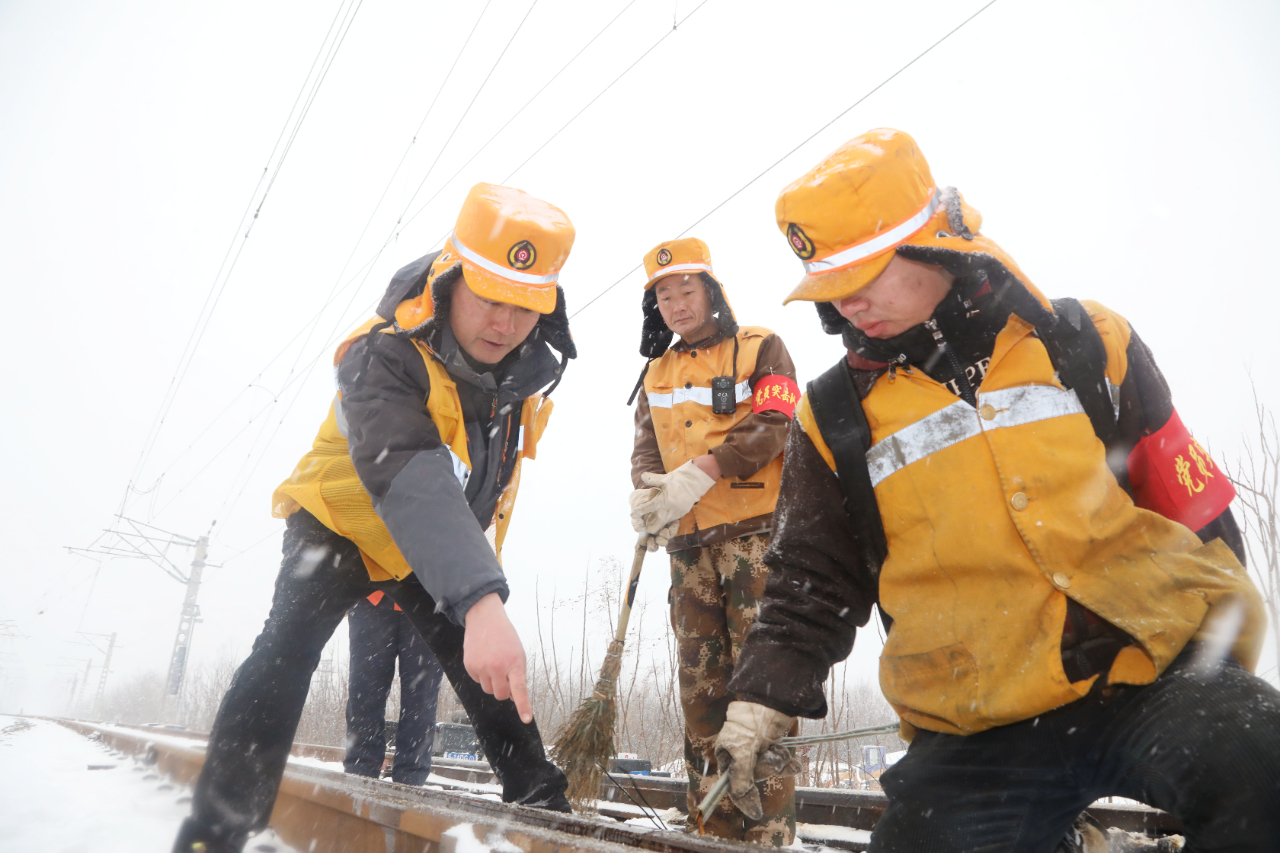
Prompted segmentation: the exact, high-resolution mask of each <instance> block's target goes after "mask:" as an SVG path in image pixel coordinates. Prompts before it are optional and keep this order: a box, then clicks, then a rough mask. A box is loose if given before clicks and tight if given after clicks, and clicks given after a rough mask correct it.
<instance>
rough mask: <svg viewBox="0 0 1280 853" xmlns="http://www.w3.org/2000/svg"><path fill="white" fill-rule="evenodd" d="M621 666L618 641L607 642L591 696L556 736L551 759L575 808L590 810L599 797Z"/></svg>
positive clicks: (609, 755)
mask: <svg viewBox="0 0 1280 853" xmlns="http://www.w3.org/2000/svg"><path fill="white" fill-rule="evenodd" d="M621 668H622V642H621V641H619V640H614V641H613V642H611V643H610V644H609V652H608V654H607V655H605V659H604V666H602V667H601V668H600V678H599V679H598V680H597V681H596V685H595V689H594V690H593V691H592V692H591V695H590V696H588V697H587V698H585V699H583V700H582V703H581V704H580V705H579V706H578V709H577V710H576V711H574V712H573V716H571V717H570V718H569V721H568V722H567V723H566V724H565V726H564V728H562V729H561V730H560V733H559V735H558V736H557V737H556V745H555V748H554V749H553V750H552V751H551V758H552V760H553V761H554V762H555V763H556V764H558V765H559V766H560V768H561V769H562V770H564V775H565V777H566V778H567V779H568V780H569V788H568V790H567V791H566V792H565V793H566V796H568V798H569V800H570V801H571V802H572V803H573V805H574V807H575V808H576V809H578V810H579V811H593V810H594V809H595V801H596V799H597V798H598V797H599V796H600V778H601V775H602V770H601V768H602V767H604V766H606V765H607V764H608V762H609V759H610V758H612V757H613V756H614V754H615V753H614V748H613V734H614V725H615V724H616V722H617V707H616V702H615V698H614V697H615V692H616V689H617V687H616V686H617V681H618V673H619V671H620V670H621Z"/></svg>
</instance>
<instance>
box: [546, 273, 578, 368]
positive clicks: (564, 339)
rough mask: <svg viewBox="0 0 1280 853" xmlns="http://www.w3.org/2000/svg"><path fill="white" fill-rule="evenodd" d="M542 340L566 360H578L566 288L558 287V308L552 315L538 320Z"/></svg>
mask: <svg viewBox="0 0 1280 853" xmlns="http://www.w3.org/2000/svg"><path fill="white" fill-rule="evenodd" d="M538 328H539V329H540V330H541V333H542V339H543V340H544V341H546V342H547V343H548V344H549V345H550V346H551V348H552V349H553V350H555V351H556V352H558V353H560V354H561V355H563V356H564V357H565V358H577V357H578V348H577V346H576V345H574V343H573V335H572V334H571V333H570V331H569V308H568V304H567V303H566V302H565V299H564V288H562V287H561V286H560V285H558V284H557V285H556V307H555V309H554V310H553V311H552V312H551V313H550V314H543V315H542V317H541V318H539V320H538Z"/></svg>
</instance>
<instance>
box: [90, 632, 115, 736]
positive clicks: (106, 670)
mask: <svg viewBox="0 0 1280 853" xmlns="http://www.w3.org/2000/svg"><path fill="white" fill-rule="evenodd" d="M115 650H116V635H115V634H114V633H112V635H111V640H110V642H108V643H107V659H106V660H104V661H103V662H102V677H101V678H99V679H98V695H97V696H95V697H94V700H93V716H94V717H98V716H100V715H101V714H102V696H103V694H105V693H106V692H107V676H108V675H109V674H110V673H111V653H112V652H114V651H115Z"/></svg>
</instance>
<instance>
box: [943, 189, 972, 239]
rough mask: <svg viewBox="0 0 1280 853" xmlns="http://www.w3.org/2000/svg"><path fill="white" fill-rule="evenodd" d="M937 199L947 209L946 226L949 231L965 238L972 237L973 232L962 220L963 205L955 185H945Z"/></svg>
mask: <svg viewBox="0 0 1280 853" xmlns="http://www.w3.org/2000/svg"><path fill="white" fill-rule="evenodd" d="M939 201H940V202H941V203H942V205H943V207H945V208H946V211H947V226H948V227H949V228H950V229H951V233H952V234H955V235H956V236H957V237H963V238H964V239H966V240H972V239H973V232H972V231H971V230H969V226H968V225H966V224H965V222H964V206H963V204H962V203H961V199H960V191H959V190H958V189H956V188H955V187H945V188H943V190H942V192H941V193H940V195H939Z"/></svg>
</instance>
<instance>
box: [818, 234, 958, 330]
mask: <svg viewBox="0 0 1280 853" xmlns="http://www.w3.org/2000/svg"><path fill="white" fill-rule="evenodd" d="M954 280H955V276H953V275H951V273H949V272H947V271H946V270H944V269H943V268H942V267H940V266H936V265H934V264H922V263H920V262H918V261H909V260H907V259H906V258H904V257H901V256H900V255H894V256H893V260H891V261H889V265H888V266H887V267H885V268H884V272H882V273H880V275H878V276H876V277H875V278H874V279H872V280H871V283H870V284H868V285H867V286H866V287H864V288H862V289H861V290H859V291H858V292H857V293H854V294H853V295H852V296H846V297H845V298H844V299H837V300H835V301H834V302H833V303H832V304H833V305H835V306H836V310H837V311H839V312H840V314H841V316H843V317H844V318H845V319H847V320H848V321H849V322H850V323H853V325H854V327H855V328H857V329H858V330H859V331H860V332H862V333H863V334H864V335H866V336H867V337H868V338H877V339H880V340H884V339H886V338H892V337H895V336H897V335H900V334H902V333H903V332H905V331H907V330H908V329H910V328H912V327H914V326H918V325H920V324H921V323H923V322H924V321H925V320H928V319H929V318H930V317H932V316H933V311H934V309H935V308H937V307H938V303H939V302H941V301H942V298H943V297H944V296H946V295H947V291H949V290H950V289H951V282H952V281H954Z"/></svg>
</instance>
